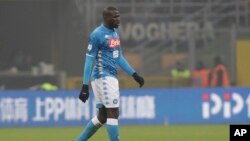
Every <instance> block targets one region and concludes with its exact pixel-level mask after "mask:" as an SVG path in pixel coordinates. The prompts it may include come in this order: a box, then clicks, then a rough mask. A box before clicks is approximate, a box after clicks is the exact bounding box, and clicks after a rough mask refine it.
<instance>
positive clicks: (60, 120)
mask: <svg viewBox="0 0 250 141" xmlns="http://www.w3.org/2000/svg"><path fill="white" fill-rule="evenodd" d="M78 93H79V90H68V91H66V90H65V91H50V92H46V91H0V127H24V126H25V127H27V126H30V127H34V126H80V125H84V124H86V123H87V122H88V121H89V120H90V119H91V117H92V116H93V115H95V113H96V108H95V104H94V102H93V96H92V94H90V95H91V96H90V100H89V101H88V102H87V103H85V104H83V103H82V102H81V101H80V100H78ZM120 105H121V106H120V121H119V122H120V124H123V125H124V124H126V125H127V124H136V125H138V124H152V125H153V124H229V123H230V124H234V123H235V124H236V123H237V124H238V123H250V88H214V89H209V88H208V89H122V90H121V99H120Z"/></svg>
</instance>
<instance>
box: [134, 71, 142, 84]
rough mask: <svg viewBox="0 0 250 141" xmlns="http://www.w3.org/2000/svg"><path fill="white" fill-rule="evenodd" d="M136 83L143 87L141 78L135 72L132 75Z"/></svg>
mask: <svg viewBox="0 0 250 141" xmlns="http://www.w3.org/2000/svg"><path fill="white" fill-rule="evenodd" d="M132 76H133V77H134V79H135V81H136V82H137V83H139V84H140V87H142V86H143V85H144V79H143V77H141V76H139V75H138V74H137V73H136V72H135V73H134V74H133V75H132Z"/></svg>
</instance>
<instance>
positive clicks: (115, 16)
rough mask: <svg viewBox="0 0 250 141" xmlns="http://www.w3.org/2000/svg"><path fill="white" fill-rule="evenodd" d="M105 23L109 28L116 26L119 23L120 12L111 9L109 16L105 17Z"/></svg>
mask: <svg viewBox="0 0 250 141" xmlns="http://www.w3.org/2000/svg"><path fill="white" fill-rule="evenodd" d="M107 23H108V25H109V26H110V27H111V28H118V27H119V25H120V14H119V11H117V10H116V11H112V12H111V13H110V16H109V18H108V19H107Z"/></svg>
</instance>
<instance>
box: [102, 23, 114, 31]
mask: <svg viewBox="0 0 250 141" xmlns="http://www.w3.org/2000/svg"><path fill="white" fill-rule="evenodd" d="M103 26H104V27H106V28H107V29H109V30H113V28H112V27H110V26H109V25H107V24H105V23H103Z"/></svg>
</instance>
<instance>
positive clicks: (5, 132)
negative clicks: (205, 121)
mask: <svg viewBox="0 0 250 141" xmlns="http://www.w3.org/2000/svg"><path fill="white" fill-rule="evenodd" d="M81 131H82V128H80V127H64V128H0V141H73V139H74V138H75V137H76V136H78V134H79V133H80V132H81ZM120 138H121V140H122V141H229V126H228V125H168V126H121V128H120ZM90 141H108V135H107V132H106V129H105V128H103V127H102V128H101V129H100V130H99V131H98V132H97V133H96V134H95V135H94V136H93V137H92V138H91V139H90Z"/></svg>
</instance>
